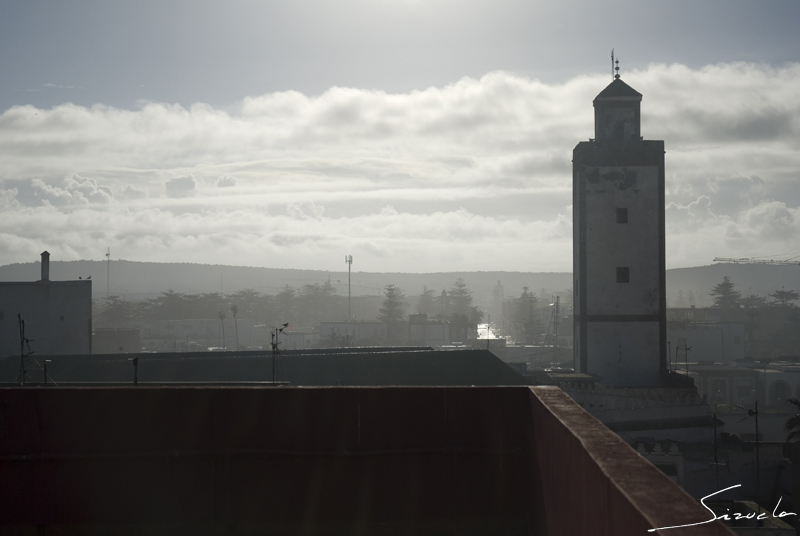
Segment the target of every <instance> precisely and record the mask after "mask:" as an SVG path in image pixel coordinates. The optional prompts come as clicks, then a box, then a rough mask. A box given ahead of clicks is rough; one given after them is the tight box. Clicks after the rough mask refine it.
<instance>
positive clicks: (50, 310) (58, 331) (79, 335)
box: [0, 251, 92, 357]
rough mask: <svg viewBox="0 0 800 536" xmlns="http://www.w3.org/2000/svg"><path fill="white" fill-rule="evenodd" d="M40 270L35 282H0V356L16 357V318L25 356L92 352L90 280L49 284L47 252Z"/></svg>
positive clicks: (18, 348) (17, 349) (17, 335)
mask: <svg viewBox="0 0 800 536" xmlns="http://www.w3.org/2000/svg"><path fill="white" fill-rule="evenodd" d="M41 268H42V272H41V273H42V275H41V279H40V280H39V281H30V282H27V281H25V282H4V283H0V356H1V357H5V356H9V355H17V356H18V355H19V353H20V322H19V320H20V319H22V320H23V321H24V322H25V338H27V339H29V340H30V342H29V343H28V344H27V345H26V346H25V352H26V353H27V352H28V351H31V352H34V354H33V355H34V356H39V355H65V354H90V353H92V281H91V279H81V280H78V281H51V280H50V253H48V252H47V251H45V252H44V253H42V264H41ZM88 275H89V274H87V276H88ZM28 348H30V350H29V349H28Z"/></svg>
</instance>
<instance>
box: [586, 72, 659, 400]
mask: <svg viewBox="0 0 800 536" xmlns="http://www.w3.org/2000/svg"><path fill="white" fill-rule="evenodd" d="M612 61H613V60H612ZM612 65H613V63H612ZM615 70H616V74H615V75H614V79H613V81H612V82H611V83H610V84H609V85H608V86H607V87H606V88H605V89H604V90H603V91H601V92H600V94H599V95H597V97H596V98H595V99H594V139H590V140H589V141H588V142H586V141H584V142H580V143H579V144H578V145H577V147H575V150H574V151H573V160H572V162H573V164H572V197H573V239H574V240H573V273H574V278H575V281H574V285H575V287H574V291H575V292H574V296H575V304H574V306H575V326H574V328H575V330H574V334H575V341H574V348H575V372H582V373H590V374H597V375H598V376H600V377H601V378H602V383H603V384H604V385H609V386H629V387H634V386H636V387H649V386H652V387H655V386H658V385H659V384H661V383H662V382H663V379H664V377H665V375H666V374H667V355H666V346H667V342H666V337H667V332H666V326H667V323H666V311H667V310H666V288H665V280H666V271H665V248H664V142H663V141H655V140H643V139H642V137H641V127H640V105H641V102H642V95H641V93H639V92H637V91H636V90H634V89H633V88H632V87H630V86H629V85H628V84H626V83H625V82H623V81H622V80H621V79H620V76H619V61H617V62H616V68H615Z"/></svg>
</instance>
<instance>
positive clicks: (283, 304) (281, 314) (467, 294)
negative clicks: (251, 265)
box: [94, 278, 483, 338]
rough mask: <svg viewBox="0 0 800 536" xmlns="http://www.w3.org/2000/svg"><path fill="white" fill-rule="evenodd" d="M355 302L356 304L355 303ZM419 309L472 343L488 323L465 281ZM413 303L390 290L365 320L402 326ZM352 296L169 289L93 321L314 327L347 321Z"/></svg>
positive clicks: (329, 291) (109, 307)
mask: <svg viewBox="0 0 800 536" xmlns="http://www.w3.org/2000/svg"><path fill="white" fill-rule="evenodd" d="M355 300H356V299H354V301H355ZM416 301H417V304H416V309H417V312H419V313H426V314H428V315H429V316H430V317H432V318H438V319H441V320H446V321H449V322H451V324H452V325H451V332H452V333H454V334H459V335H461V336H462V337H463V338H467V336H468V335H469V334H470V332H471V331H474V330H475V328H476V326H477V324H478V323H479V322H480V321H481V320H482V319H483V313H482V312H481V311H480V310H478V308H477V307H475V306H474V305H472V302H473V298H472V292H471V291H470V290H469V288H468V287H467V285H466V283H465V282H464V280H463V279H461V278H459V279H457V280H456V281H455V283H453V286H452V287H450V289H449V291H442V294H441V295H439V296H437V295H436V293H435V292H434V291H433V290H431V289H428V287H424V288H423V291H422V293H421V294H420V295H419V296H418V297H417V300H416ZM408 307H409V304H408V299H407V297H406V295H405V293H404V292H403V291H402V289H400V288H398V287H397V286H395V285H386V287H385V288H384V296H383V302H382V304H381V306H380V308H379V309H378V310H377V311H376V314H373V315H369V316H362V317H361V318H360V319H363V320H370V319H373V318H375V319H377V320H378V321H381V322H386V323H387V324H397V323H399V322H401V321H403V320H405V319H406V312H407V310H408ZM347 309H348V307H347V297H346V296H340V295H339V294H338V293H337V292H336V289H335V288H334V287H333V285H331V284H330V283H329V282H324V283H314V284H307V285H303V286H302V287H300V288H297V289H295V288H293V287H290V286H288V285H287V286H285V287H283V288H282V289H281V290H280V291H279V292H278V293H277V294H274V295H271V294H264V293H261V292H259V291H257V290H254V289H243V290H239V291H237V292H234V293H232V294H222V293H220V292H210V293H202V294H184V293H181V292H175V291H173V290H168V291H167V292H162V293H161V294H160V295H159V296H157V297H155V298H151V299H148V300H140V301H133V300H126V299H124V298H122V297H120V296H109V297H108V298H107V299H105V300H103V303H102V304H100V306H99V307H98V310H96V311H95V313H94V316H95V318H97V320H98V321H99V323H100V324H113V323H116V322H121V321H125V320H182V319H217V318H220V317H222V318H230V317H236V316H238V317H239V318H250V319H256V320H257V321H258V322H263V323H266V324H271V323H284V322H288V323H289V324H292V325H305V326H310V325H312V324H314V323H316V322H321V321H331V320H334V321H335V320H342V319H344V318H346V317H347Z"/></svg>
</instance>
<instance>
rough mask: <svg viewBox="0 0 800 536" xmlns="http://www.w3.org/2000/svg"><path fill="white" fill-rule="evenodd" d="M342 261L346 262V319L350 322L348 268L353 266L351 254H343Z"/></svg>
mask: <svg viewBox="0 0 800 536" xmlns="http://www.w3.org/2000/svg"><path fill="white" fill-rule="evenodd" d="M344 262H345V263H347V321H348V322H350V321H351V320H352V319H353V311H352V308H351V304H350V269H351V268H352V266H353V256H352V255H345V256H344Z"/></svg>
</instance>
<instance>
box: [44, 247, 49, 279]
mask: <svg viewBox="0 0 800 536" xmlns="http://www.w3.org/2000/svg"><path fill="white" fill-rule="evenodd" d="M42 281H50V253H48V252H47V251H44V252H42Z"/></svg>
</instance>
